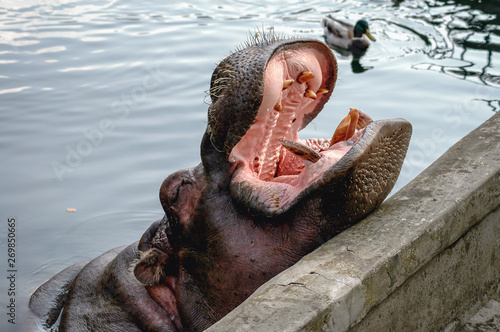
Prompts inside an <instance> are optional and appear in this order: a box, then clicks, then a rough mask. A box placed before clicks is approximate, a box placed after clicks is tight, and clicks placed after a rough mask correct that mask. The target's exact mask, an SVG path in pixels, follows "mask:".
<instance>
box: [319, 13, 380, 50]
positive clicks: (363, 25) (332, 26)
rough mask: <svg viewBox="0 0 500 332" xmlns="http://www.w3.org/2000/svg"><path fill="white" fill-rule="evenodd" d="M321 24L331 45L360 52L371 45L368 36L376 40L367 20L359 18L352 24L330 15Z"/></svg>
mask: <svg viewBox="0 0 500 332" xmlns="http://www.w3.org/2000/svg"><path fill="white" fill-rule="evenodd" d="M321 25H322V26H323V28H324V33H325V37H326V41H327V42H328V43H329V44H330V45H332V46H335V47H339V48H342V49H345V50H349V51H351V52H356V53H360V52H364V51H366V49H367V48H368V47H369V46H370V42H369V41H368V38H369V39H371V40H373V41H375V38H374V37H373V36H372V35H371V34H370V30H369V28H368V23H367V22H366V21H365V20H359V21H358V22H356V24H355V25H352V24H349V23H346V22H342V21H339V20H337V19H334V18H333V17H331V16H330V15H328V16H326V17H325V18H323V20H322V21H321Z"/></svg>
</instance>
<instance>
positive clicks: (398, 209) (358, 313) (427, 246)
mask: <svg viewBox="0 0 500 332" xmlns="http://www.w3.org/2000/svg"><path fill="white" fill-rule="evenodd" d="M499 128H500V114H495V115H494V116H493V117H492V118H491V119H489V120H488V121H486V122H485V123H484V124H483V125H481V126H480V127H478V128H477V129H475V130H474V131H473V132H471V133H470V134H469V135H467V136H466V137H464V138H463V139H462V140H461V141H460V142H458V143H457V144H455V145H454V146H453V147H451V148H450V149H449V150H448V151H447V152H446V153H445V154H444V155H443V156H442V157H440V158H439V159H438V160H437V161H436V162H435V163H434V164H432V165H431V166H429V167H428V168H427V169H426V170H425V171H424V172H422V173H421V174H420V175H419V176H418V177H417V178H415V179H414V180H413V181H412V182H411V183H409V184H408V185H407V186H405V187H404V188H403V189H401V190H400V191H399V192H398V193H396V194H395V195H393V196H392V197H391V198H390V199H388V200H387V201H385V202H384V203H383V204H382V206H381V207H380V208H379V209H378V210H377V211H375V213H373V214H371V215H370V216H369V217H368V218H366V219H365V220H363V221H362V222H361V223H359V224H357V225H355V226H354V227H351V228H350V229H348V230H346V231H345V232H343V233H341V234H339V235H338V236H336V237H335V238H334V239H332V240H331V241H329V242H327V243H325V244H324V245H323V246H321V247H320V248H318V249H317V250H316V251H314V252H312V253H311V254H309V255H307V256H306V257H304V258H303V259H302V260H300V261H299V262H298V263H297V264H295V265H294V266H292V267H291V268H290V269H288V270H286V271H284V272H282V273H281V274H279V275H278V276H276V277H275V278H273V279H271V280H270V281H269V282H267V283H266V284H264V285H263V286H261V287H260V288H259V289H258V290H257V291H256V292H255V293H254V294H253V295H252V296H250V297H249V298H248V299H247V300H246V301H245V302H244V303H242V304H241V305H240V306H239V307H237V308H236V309H235V310H233V311H232V312H231V313H229V314H228V315H227V316H226V317H224V318H223V319H222V320H220V321H219V322H218V323H216V324H215V325H214V326H212V327H211V328H209V329H208V331H347V330H349V329H351V330H352V331H392V330H393V331H402V330H411V331H418V330H425V331H430V330H432V331H436V330H443V329H445V328H446V330H447V331H453V330H454V329H455V327H457V326H459V325H460V324H461V322H463V320H464V319H467V318H468V317H469V316H471V315H472V314H473V313H474V312H475V311H477V310H478V309H479V308H480V306H481V305H482V304H484V303H485V302H487V301H488V300H489V298H491V297H493V296H494V295H495V294H496V296H498V295H499V294H500V292H499V288H498V287H499V280H500V241H498V239H500V210H499V208H498V207H499V205H500V129H499Z"/></svg>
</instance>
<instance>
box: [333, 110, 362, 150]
mask: <svg viewBox="0 0 500 332" xmlns="http://www.w3.org/2000/svg"><path fill="white" fill-rule="evenodd" d="M358 120H359V111H358V109H357V108H354V107H352V108H351V110H350V111H349V114H347V116H346V117H345V118H343V119H342V121H340V124H339V125H338V127H337V129H335V132H334V133H333V136H332V140H331V141H330V146H332V145H333V144H335V143H338V142H341V141H346V140H348V139H349V138H351V137H352V135H354V132H355V131H356V127H357V126H358ZM370 120H371V119H370Z"/></svg>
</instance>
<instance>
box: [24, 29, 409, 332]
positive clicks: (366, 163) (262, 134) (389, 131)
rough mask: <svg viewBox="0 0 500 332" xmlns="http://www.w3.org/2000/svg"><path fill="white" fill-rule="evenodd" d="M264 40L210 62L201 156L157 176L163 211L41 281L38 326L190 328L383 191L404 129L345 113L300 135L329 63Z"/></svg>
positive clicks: (321, 96) (325, 88) (397, 160)
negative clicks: (317, 131)
mask: <svg viewBox="0 0 500 332" xmlns="http://www.w3.org/2000/svg"><path fill="white" fill-rule="evenodd" d="M266 38H267V39H265V40H262V41H260V42H258V43H251V44H249V45H247V46H246V47H244V48H241V49H240V50H237V51H235V52H234V53H232V54H231V55H230V56H228V57H227V58H226V59H224V60H223V61H222V62H221V63H220V64H219V65H218V66H217V68H216V69H215V70H214V73H213V75H212V80H211V85H210V97H211V101H212V103H211V105H210V106H209V110H208V124H207V130H206V132H205V134H204V136H203V139H202V142H201V160H202V161H201V163H200V164H199V165H198V166H196V167H194V168H190V169H185V170H181V171H178V172H176V173H174V174H172V175H170V176H168V177H167V178H166V179H165V181H164V182H163V184H162V185H161V188H160V202H161V204H162V207H163V210H164V212H165V214H164V216H163V218H161V219H160V220H158V221H156V222H154V223H153V224H152V225H151V226H150V227H149V228H148V229H147V230H146V231H145V233H144V235H143V236H142V238H141V239H140V241H139V242H136V243H133V244H131V245H129V246H127V247H122V248H117V249H113V250H111V251H109V252H107V253H105V254H103V255H101V256H99V257H97V258H95V259H94V260H92V261H90V262H84V263H79V264H76V265H74V266H71V267H69V268H67V269H66V270H64V271H62V272H61V273H59V274H58V275H56V276H54V277H53V278H52V279H50V280H49V281H48V282H47V283H45V284H43V285H42V286H40V288H39V289H38V290H37V291H36V292H35V293H34V294H33V296H32V298H31V301H30V307H31V309H32V311H33V312H34V313H35V314H36V315H37V316H38V317H40V319H41V320H42V323H43V324H44V326H46V327H50V326H54V325H55V324H59V331H94V330H99V331H179V330H189V331H202V330H204V329H206V328H207V327H209V326H210V325H212V324H213V323H215V322H216V321H217V320H219V319H220V318H222V317H223V316H224V315H226V314H227V313H228V312H230V311H231V310H232V309H234V308H235V307H236V306H237V305H239V304H240V303H241V302H243V301H244V300H245V299H246V298H247V297H248V296H249V295H250V294H251V293H252V292H253V291H254V290H255V289H257V288H258V287H259V286H260V285H262V284H263V283H264V282H266V281H267V280H269V279H270V278H271V277H273V276H274V275H276V274H277V273H279V272H281V271H283V270H284V269H286V268H288V267H290V266H291V265H293V264H294V263H295V262H297V261H298V260H299V259H300V258H302V257H303V256H304V255H306V254H307V253H309V252H311V251H312V250H314V249H315V248H317V247H318V246H319V245H321V244H322V243H324V242H325V241H327V240H328V239H330V238H331V237H332V236H334V235H335V234H338V233H339V232H341V231H343V230H344V229H346V228H348V227H349V226H351V225H353V224H355V223H356V222H358V221H359V220H361V219H362V218H364V217H365V216H366V215H367V214H369V213H370V212H371V211H373V210H374V209H375V208H377V207H378V206H379V205H380V204H381V203H382V201H383V200H384V199H385V197H386V196H387V195H388V194H389V192H390V190H391V189H392V187H393V186H394V183H395V182H396V179H397V177H398V175H399V171H400V169H401V166H402V163H403V159H404V157H405V154H406V150H407V148H408V144H409V140H410V136H411V125H410V124H409V123H408V122H407V121H405V120H403V119H395V120H381V121H373V120H372V119H371V118H370V117H369V116H368V115H367V114H365V113H364V112H362V111H360V110H357V109H354V108H353V109H351V111H350V112H349V114H348V115H347V116H346V118H345V119H344V120H342V122H341V124H340V125H339V126H338V127H337V129H336V130H335V126H333V125H332V134H333V136H332V137H326V138H310V139H307V140H302V139H300V138H299V131H300V130H301V129H303V128H304V127H305V126H307V124H308V123H309V122H310V121H311V120H312V119H314V118H315V117H316V115H317V114H318V113H319V112H320V111H321V110H322V109H323V107H324V105H325V103H326V102H327V101H328V99H329V98H330V95H331V94H332V91H333V89H334V85H335V81H336V78H337V63H336V60H335V57H334V56H333V54H332V52H331V51H330V49H329V48H328V47H326V46H325V45H324V44H322V43H320V42H318V41H315V40H302V39H299V40H296V39H278V38H276V37H274V36H267V37H266Z"/></svg>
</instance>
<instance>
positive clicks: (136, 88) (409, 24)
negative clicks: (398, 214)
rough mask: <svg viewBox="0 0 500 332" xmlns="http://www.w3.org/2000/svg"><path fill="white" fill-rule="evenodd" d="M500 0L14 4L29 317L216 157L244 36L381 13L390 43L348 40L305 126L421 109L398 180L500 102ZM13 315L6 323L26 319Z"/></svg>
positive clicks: (316, 131) (8, 130)
mask: <svg viewBox="0 0 500 332" xmlns="http://www.w3.org/2000/svg"><path fill="white" fill-rule="evenodd" d="M499 4H500V2H499V1H464V0H462V1H459V0H455V1H446V2H444V1H425V2H424V1H402V2H401V1H395V2H392V1H363V0H355V1H339V0H337V1H292V2H289V3H286V5H285V3H284V2H283V1H268V2H266V3H265V4H256V3H253V1H252V2H250V1H222V2H218V3H214V2H210V3H208V2H204V1H199V2H192V3H176V4H171V3H167V2H166V1H161V2H160V1H149V2H140V3H136V2H132V1H118V0H116V1H108V2H98V1H77V0H74V1H70V0H65V1H64V0H60V1H23V2H18V1H7V2H2V3H1V4H0V132H1V134H0V153H1V154H0V157H1V159H2V162H1V164H0V165H1V166H0V169H1V174H2V182H1V193H2V199H1V201H0V211H1V216H2V220H3V221H4V226H2V227H3V230H1V231H0V234H2V235H1V237H0V241H1V242H0V243H1V254H0V256H1V257H4V258H2V259H0V262H1V264H0V266H1V267H2V271H7V269H8V267H7V266H6V265H5V264H6V263H7V259H6V255H7V244H6V238H7V237H6V236H7V235H6V234H7V226H6V225H5V224H6V221H7V219H8V218H10V217H14V218H15V219H16V266H15V268H16V270H17V274H16V276H17V279H16V301H17V302H16V303H17V305H18V307H17V317H16V319H17V322H18V323H19V322H20V321H21V320H22V319H23V317H26V314H25V309H26V303H27V299H28V297H29V295H30V294H31V293H32V292H33V291H34V290H35V289H36V287H37V286H39V285H40V284H41V283H42V282H43V281H45V280H46V279H48V278H50V277H51V276H52V275H54V274H55V273H57V272H58V271H60V270H61V269H63V268H64V267H66V266H68V265H70V264H72V263H76V262H78V261H80V260H84V259H89V258H93V257H95V256H97V255H99V254H100V253H102V252H104V251H106V250H109V249H111V248H113V247H115V246H118V245H123V244H129V243H131V242H133V241H136V240H138V239H139V238H140V236H141V234H142V233H143V232H144V231H145V229H146V228H147V227H148V226H149V225H150V224H151V223H152V222H153V221H154V220H156V219H158V218H160V217H161V216H162V210H161V206H160V204H159V201H158V189H159V186H160V184H161V182H162V180H163V179H164V178H165V177H166V176H168V175H169V174H170V173H172V172H174V171H176V170H179V169H181V168H186V167H192V166H195V165H197V164H198V163H199V162H200V157H199V144H200V140H201V137H202V134H203V132H204V130H205V126H206V111H207V108H208V105H207V102H208V99H207V97H206V90H207V89H208V87H209V79H210V75H211V73H212V71H213V69H214V68H215V64H216V63H217V62H218V61H220V60H221V59H223V58H224V57H225V56H227V55H228V54H229V53H230V51H231V50H234V49H235V48H236V47H237V46H239V45H241V44H242V43H243V42H245V41H247V40H251V39H252V38H254V37H255V36H256V34H262V33H263V32H266V31H269V30H270V29H272V30H274V31H275V32H276V33H280V34H284V35H289V36H298V37H306V38H317V39H320V40H322V39H323V31H322V28H321V26H320V21H321V19H322V18H323V17H324V16H325V15H327V14H331V15H333V16H335V17H338V18H343V19H345V20H347V21H351V22H355V21H356V20H357V19H359V18H365V19H367V20H368V21H369V22H370V28H371V31H372V34H373V35H374V36H375V37H376V38H377V42H375V43H372V45H371V47H370V48H369V50H368V52H367V53H366V54H365V55H364V56H363V57H361V58H360V59H359V60H353V58H352V56H351V55H349V54H341V53H338V52H336V55H337V58H338V62H339V80H338V82H337V86H336V89H335V91H334V93H333V95H332V99H331V100H330V102H329V103H328V104H327V105H326V107H325V109H324V111H323V112H322V113H321V114H320V115H319V116H318V117H317V118H316V120H315V121H314V123H312V124H311V125H309V126H308V127H307V128H306V129H304V131H303V132H302V135H301V137H302V138H307V137H313V136H314V137H329V136H331V134H332V132H333V130H334V128H335V127H336V125H337V124H338V123H339V121H340V120H341V119H342V118H343V117H344V116H345V115H346V114H347V112H348V110H349V107H357V108H359V109H361V110H363V111H365V112H367V113H368V114H370V115H371V117H372V118H374V119H383V118H395V117H403V118H406V119H407V120H409V121H410V122H411V123H412V124H413V128H414V134H413V138H412V142H411V146H410V149H409V152H408V156H407V159H406V161H405V165H404V167H403V170H402V172H401V176H400V179H399V180H398V183H397V184H396V188H395V189H396V190H397V189H398V188H401V187H402V186H404V185H405V184H406V183H408V182H409V181H411V179H413V178H414V177H415V176H416V175H418V174H419V173H420V172H421V171H422V170H423V169H425V167H427V166H428V165H430V164H431V163H432V162H433V161H434V160H436V159H437V158H438V157H439V156H440V155H441V154H442V153H443V152H445V151H446V150H447V149H448V148H449V147H450V146H451V145H453V144H454V143H455V142H457V141H458V140H459V139H460V138H461V137H463V136H464V135H466V134H467V133H468V132H470V131H471V130H472V129H474V128H475V127H477V126H478V125H479V124H481V123H482V122H483V121H485V120H486V119H488V118H489V117H490V116H492V115H493V113H494V112H497V111H498V109H499V108H500V105H499V98H500V67H499V66H500V56H499V52H500V18H499V15H498V14H499V13H498V8H500V7H499ZM68 208H71V209H75V212H67V209H68ZM7 288H8V284H7V283H6V282H5V279H4V281H2V282H1V283H0V305H1V307H2V308H5V306H6V305H7V303H8V301H9V299H10V298H9V297H8V296H7ZM3 311H5V310H3ZM3 311H2V312H3ZM5 317H6V316H4V314H2V316H1V318H0V330H2V331H5V330H6V329H12V328H13V326H11V324H8V323H7V320H6V318H5ZM16 327H19V325H16ZM30 328H31V327H30ZM14 330H15V329H14Z"/></svg>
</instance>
